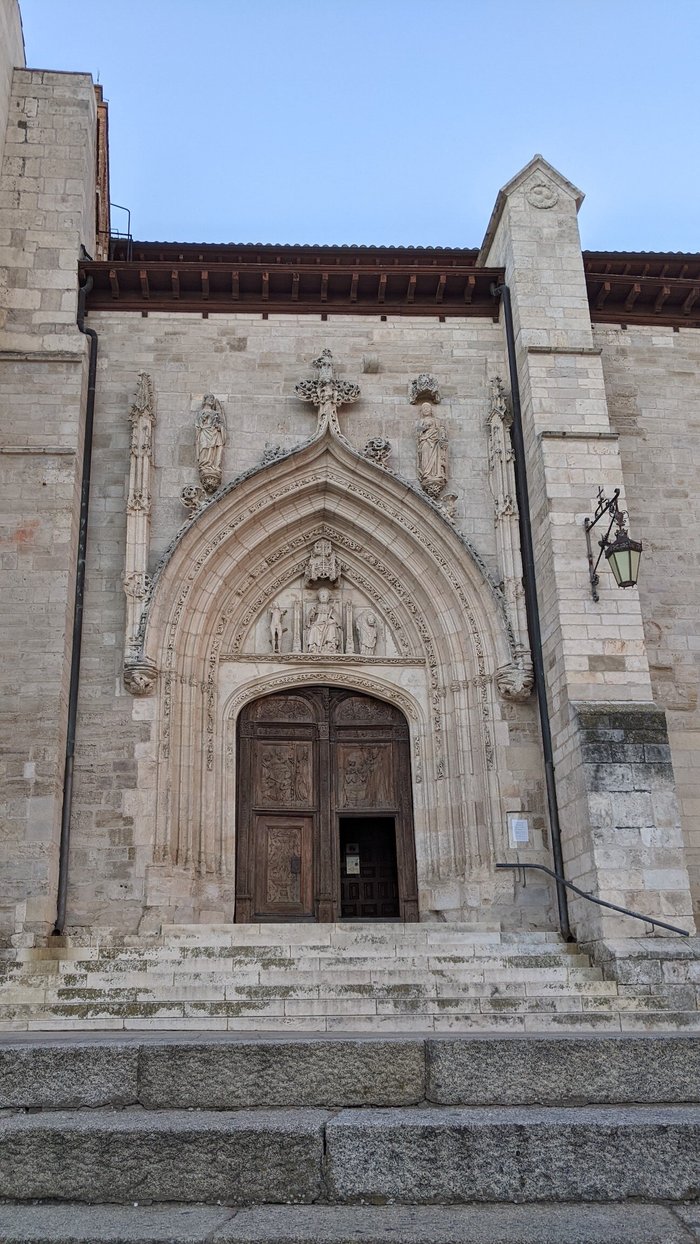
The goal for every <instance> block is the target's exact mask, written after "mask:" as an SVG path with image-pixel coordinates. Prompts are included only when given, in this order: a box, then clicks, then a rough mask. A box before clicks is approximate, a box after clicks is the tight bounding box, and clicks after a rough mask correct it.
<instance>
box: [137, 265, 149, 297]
mask: <svg viewBox="0 0 700 1244" xmlns="http://www.w3.org/2000/svg"><path fill="white" fill-rule="evenodd" d="M139 282H140V285H141V297H142V298H146V299H148V298H150V296H151V291H150V289H149V286H148V273H147V271H146V269H145V268H139Z"/></svg>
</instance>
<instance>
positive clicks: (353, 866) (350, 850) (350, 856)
mask: <svg viewBox="0 0 700 1244" xmlns="http://www.w3.org/2000/svg"><path fill="white" fill-rule="evenodd" d="M359 872H360V844H359V843H357V842H348V843H346V844H345V873H346V875H347V876H348V877H351V876H357V875H358V874H359Z"/></svg>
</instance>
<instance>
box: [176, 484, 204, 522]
mask: <svg viewBox="0 0 700 1244" xmlns="http://www.w3.org/2000/svg"><path fill="white" fill-rule="evenodd" d="M180 500H181V501H182V504H183V505H184V507H185V509H186V510H187V512H188V513H189V514H191V515H194V514H197V513H198V512H199V510H201V509H202V507H203V506H205V505H206V504H207V501H208V500H209V498H208V496H207V494H206V492H205V491H204V489H203V488H202V486H201V485H200V484H188V485H187V487H186V488H183V490H182V492H181V493H180Z"/></svg>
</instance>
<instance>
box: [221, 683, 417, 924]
mask: <svg viewBox="0 0 700 1244" xmlns="http://www.w3.org/2000/svg"><path fill="white" fill-rule="evenodd" d="M238 744H239V746H238V782H237V789H238V807H237V818H236V826H237V828H236V920H238V921H244V922H245V921H251V920H319V921H328V920H338V919H340V918H341V914H345V915H346V917H347V918H349V919H353V918H354V919H362V918H364V919H397V918H398V919H402V920H415V919H417V916H418V900H417V880H416V863H415V848H414V842H413V806H412V798H411V774H410V760H409V748H408V726H407V724H406V721H405V719H404V717H403V716H402V714H401V713H400V712H399V711H398V710H397V709H395V708H394V707H393V706H392V705H390V704H386V703H384V702H383V701H379V700H375V699H373V698H372V697H371V696H365V695H357V694H355V693H352V692H347V691H342V690H339V689H334V688H330V687H308V688H303V689H301V688H300V689H298V690H295V691H294V692H292V693H281V694H279V695H271V696H266V697H265V698H264V699H261V700H257V701H255V702H254V703H253V704H249V705H248V706H247V707H246V708H245V709H244V710H243V713H242V714H241V717H240V720H239V728H238ZM353 823H354V824H355V825H356V826H357V829H358V832H359V831H360V829H362V833H361V837H362V842H363V851H362V859H363V861H364V864H363V867H364V875H363V876H362V877H361V892H360V891H358V892H357V894H355V889H354V888H355V887H356V885H357V884H359V883H357V882H356V880H355V879H353V880H352V886H353V897H351V896H350V890H349V888H348V885H349V884H350V879H349V878H347V877H346V876H345V875H344V872H343V869H344V855H343V845H342V842H343V834H344V833H345V828H344V827H347V826H348V825H352V824H353ZM362 827H364V828H362ZM348 832H350V831H348ZM345 836H346V837H347V833H345ZM351 840H352V838H351ZM346 883H347V884H346ZM351 907H353V910H352V911H351V910H350V908H351Z"/></svg>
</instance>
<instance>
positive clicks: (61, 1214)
mask: <svg viewBox="0 0 700 1244" xmlns="http://www.w3.org/2000/svg"><path fill="white" fill-rule="evenodd" d="M676 1214H678V1215H679V1217H677V1216H676ZM680 1215H681V1210H680V1209H679V1210H678V1211H675V1212H674V1211H671V1210H669V1209H668V1208H666V1207H665V1206H660V1205H624V1206H621V1205H583V1204H579V1205H566V1206H564V1205H468V1206H450V1207H447V1206H401V1205H392V1206H371V1207H370V1206H352V1207H347V1206H327V1205H313V1206H289V1205H285V1206H259V1207H254V1208H251V1209H241V1210H238V1211H236V1210H231V1209H228V1208H225V1207H220V1208H218V1207H217V1208H213V1207H211V1206H181V1205H180V1206H144V1207H141V1206H138V1207H134V1206H112V1205H108V1206H105V1205H100V1206H85V1205H53V1206H35V1205H32V1206H9V1205H4V1206H0V1232H1V1233H2V1240H3V1242H4V1244H200V1241H205V1240H209V1241H216V1242H217V1244H562V1241H564V1240H566V1244H690V1242H691V1241H692V1240H694V1239H695V1238H696V1237H695V1235H694V1233H692V1231H691V1230H689V1228H687V1227H686V1226H684V1224H683V1221H682V1220H679V1218H680ZM688 1222H689V1223H691V1222H692V1218H691V1217H689V1218H688Z"/></svg>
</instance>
